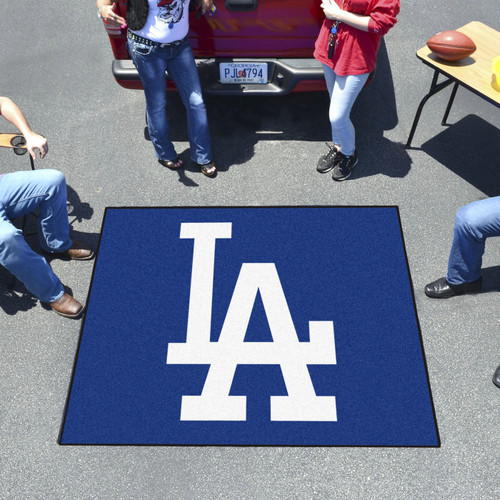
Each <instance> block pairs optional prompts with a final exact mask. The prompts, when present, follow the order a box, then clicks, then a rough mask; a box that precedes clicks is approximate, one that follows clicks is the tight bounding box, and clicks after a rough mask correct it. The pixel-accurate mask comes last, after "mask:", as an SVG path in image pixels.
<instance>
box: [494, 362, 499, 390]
mask: <svg viewBox="0 0 500 500" xmlns="http://www.w3.org/2000/svg"><path fill="white" fill-rule="evenodd" d="M493 383H494V384H495V385H496V386H497V387H500V365H499V366H498V368H497V369H496V370H495V373H494V374H493Z"/></svg>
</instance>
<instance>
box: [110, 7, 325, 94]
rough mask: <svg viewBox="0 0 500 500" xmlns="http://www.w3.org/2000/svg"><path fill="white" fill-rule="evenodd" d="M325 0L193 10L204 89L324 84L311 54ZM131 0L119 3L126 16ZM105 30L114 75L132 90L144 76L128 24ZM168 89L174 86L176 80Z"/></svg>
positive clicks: (250, 90) (266, 90)
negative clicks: (210, 12) (137, 65)
mask: <svg viewBox="0 0 500 500" xmlns="http://www.w3.org/2000/svg"><path fill="white" fill-rule="evenodd" d="M320 4H321V0H225V1H223V0H219V1H218V2H217V4H216V7H217V9H216V12H215V13H214V14H213V15H212V16H208V15H204V16H201V15H200V12H199V11H198V9H197V7H195V8H194V9H192V12H191V13H190V16H191V19H190V27H191V29H190V32H189V38H190V40H191V45H192V47H193V53H194V57H195V60H196V64H197V66H198V71H199V74H200V80H201V84H202V87H203V91H204V93H206V94H219V95H241V94H260V95H274V94H288V93H290V92H304V91H307V92H309V91H317V90H324V89H325V82H324V77H323V69H322V67H321V64H320V63H318V62H317V61H316V60H315V59H314V58H313V57H312V54H313V50H314V42H315V40H316V37H317V35H318V32H319V28H320V26H321V23H322V21H323V18H324V15H323V11H322V10H321V9H320ZM126 5H127V0H119V1H118V2H117V7H118V8H117V13H118V14H119V15H121V16H123V17H125V12H126ZM104 27H105V28H106V29H107V32H108V35H109V40H110V42H111V47H112V49H113V54H114V57H115V60H114V61H113V66H112V69H113V75H114V77H115V79H116V81H117V82H118V83H119V84H120V85H121V86H122V87H125V88H128V89H141V88H142V85H141V81H140V79H139V76H138V74H137V71H136V69H135V67H134V65H133V63H132V61H131V59H130V56H129V54H128V51H127V46H126V37H127V32H126V31H127V30H126V29H118V30H116V29H110V28H109V27H107V25H106V24H104ZM168 88H169V89H174V88H175V87H174V86H173V83H172V82H168Z"/></svg>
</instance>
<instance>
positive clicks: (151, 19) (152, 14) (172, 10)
mask: <svg viewBox="0 0 500 500" xmlns="http://www.w3.org/2000/svg"><path fill="white" fill-rule="evenodd" d="M189 1H190V0H148V3H149V12H148V18H147V19H146V24H145V25H144V26H143V27H142V29H140V30H138V31H132V33H135V34H136V35H139V36H142V37H143V38H148V39H149V40H153V41H155V42H160V43H171V42H175V41H177V40H182V39H183V38H184V37H185V36H186V35H187V33H188V31H189Z"/></svg>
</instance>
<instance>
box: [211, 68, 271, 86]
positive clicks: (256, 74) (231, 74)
mask: <svg viewBox="0 0 500 500" xmlns="http://www.w3.org/2000/svg"><path fill="white" fill-rule="evenodd" d="M219 72H220V82H221V83H261V84H264V83H267V63H220V65H219Z"/></svg>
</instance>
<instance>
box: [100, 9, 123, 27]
mask: <svg viewBox="0 0 500 500" xmlns="http://www.w3.org/2000/svg"><path fill="white" fill-rule="evenodd" d="M115 10H116V3H113V4H112V5H103V7H102V9H101V16H102V20H103V21H104V22H105V23H106V24H109V25H110V26H112V27H115V28H124V27H125V26H126V25H127V22H126V21H125V19H124V18H123V17H121V16H117V15H116V12H115Z"/></svg>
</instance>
